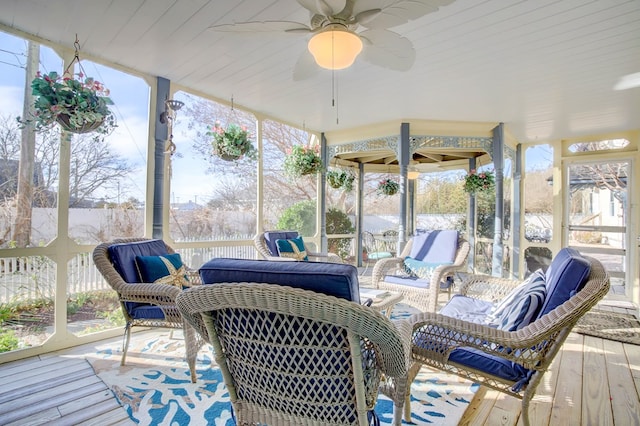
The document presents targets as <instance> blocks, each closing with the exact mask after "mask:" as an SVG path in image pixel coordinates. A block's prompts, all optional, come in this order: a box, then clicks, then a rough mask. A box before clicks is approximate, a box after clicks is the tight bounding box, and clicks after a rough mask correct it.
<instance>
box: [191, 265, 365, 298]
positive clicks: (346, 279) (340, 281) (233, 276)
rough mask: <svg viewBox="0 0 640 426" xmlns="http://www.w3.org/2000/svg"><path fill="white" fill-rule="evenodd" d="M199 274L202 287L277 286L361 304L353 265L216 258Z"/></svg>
mask: <svg viewBox="0 0 640 426" xmlns="http://www.w3.org/2000/svg"><path fill="white" fill-rule="evenodd" d="M199 273H200V277H201V278H202V282H203V283H204V284H217V283H224V282H231V283H234V282H258V283H267V284H279V285H286V286H290V287H296V288H302V289H305V290H312V291H316V292H318V293H324V294H328V295H331V296H336V297H340V298H342V299H347V300H351V301H354V302H358V303H360V293H359V283H358V269H357V268H356V267H355V266H353V265H346V264H340V263H324V262H272V261H267V260H247V259H226V258H218V259H212V260H210V261H208V262H207V263H205V264H204V265H202V267H201V268H200V270H199Z"/></svg>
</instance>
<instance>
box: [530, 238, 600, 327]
mask: <svg viewBox="0 0 640 426" xmlns="http://www.w3.org/2000/svg"><path fill="white" fill-rule="evenodd" d="M590 273H591V263H590V262H589V261H588V260H587V259H585V258H584V257H583V256H582V255H581V254H580V252H578V251H577V250H575V249H572V248H570V247H566V248H563V249H562V250H560V251H559V252H558V254H557V255H556V256H555V257H554V258H553V260H552V261H551V265H549V268H547V272H546V273H545V275H546V282H547V284H546V285H547V297H546V298H545V301H544V304H543V305H542V309H541V310H540V313H539V314H538V316H537V318H540V317H542V316H543V315H545V314H547V313H549V312H551V311H552V310H554V309H555V308H556V307H558V306H560V305H562V304H563V303H564V302H566V301H567V300H569V298H570V297H571V295H572V294H575V292H578V291H580V290H581V289H582V287H584V285H585V284H586V282H587V278H588V277H589V274H590Z"/></svg>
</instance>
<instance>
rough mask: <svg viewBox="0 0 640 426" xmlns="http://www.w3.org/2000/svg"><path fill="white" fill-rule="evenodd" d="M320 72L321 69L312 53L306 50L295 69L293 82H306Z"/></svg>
mask: <svg viewBox="0 0 640 426" xmlns="http://www.w3.org/2000/svg"><path fill="white" fill-rule="evenodd" d="M319 71H320V67H319V66H318V64H316V61H315V59H313V55H312V54H311V52H309V50H307V49H304V51H303V52H302V54H301V55H300V57H299V58H298V60H297V61H296V65H295V66H294V67H293V81H301V80H306V79H307V78H310V77H313V76H314V75H316V74H317V73H318V72H319Z"/></svg>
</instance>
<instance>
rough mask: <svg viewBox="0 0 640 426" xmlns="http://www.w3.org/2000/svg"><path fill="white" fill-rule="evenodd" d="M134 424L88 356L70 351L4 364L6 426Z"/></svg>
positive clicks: (1, 409)
mask: <svg viewBox="0 0 640 426" xmlns="http://www.w3.org/2000/svg"><path fill="white" fill-rule="evenodd" d="M43 424H46V425H48V426H57V425H132V424H135V423H134V422H132V421H131V420H130V419H129V415H128V414H127V413H126V411H125V410H124V409H123V408H122V407H121V406H120V404H119V403H118V402H117V401H116V399H115V397H114V396H113V393H112V392H111V390H109V388H108V387H107V386H106V385H105V384H104V382H102V380H100V379H99V378H98V376H96V375H95V373H94V371H93V368H91V365H90V364H89V362H87V361H86V360H85V359H84V358H82V357H79V358H75V357H68V356H66V354H65V352H58V353H53V354H46V355H41V356H37V357H32V358H26V359H23V360H20V361H14V362H10V363H6V364H2V365H0V425H16V426H17V425H20V426H26V425H43Z"/></svg>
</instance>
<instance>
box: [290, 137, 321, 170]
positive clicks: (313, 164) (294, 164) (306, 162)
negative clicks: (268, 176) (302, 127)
mask: <svg viewBox="0 0 640 426" xmlns="http://www.w3.org/2000/svg"><path fill="white" fill-rule="evenodd" d="M321 170H322V159H321V158H320V147H319V146H317V145H316V146H313V147H310V146H302V145H294V146H292V147H291V149H290V150H288V151H287V156H286V157H285V159H284V172H285V173H286V174H287V175H288V176H289V177H292V178H296V177H300V176H305V175H311V174H317V173H320V171H321Z"/></svg>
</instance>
